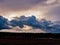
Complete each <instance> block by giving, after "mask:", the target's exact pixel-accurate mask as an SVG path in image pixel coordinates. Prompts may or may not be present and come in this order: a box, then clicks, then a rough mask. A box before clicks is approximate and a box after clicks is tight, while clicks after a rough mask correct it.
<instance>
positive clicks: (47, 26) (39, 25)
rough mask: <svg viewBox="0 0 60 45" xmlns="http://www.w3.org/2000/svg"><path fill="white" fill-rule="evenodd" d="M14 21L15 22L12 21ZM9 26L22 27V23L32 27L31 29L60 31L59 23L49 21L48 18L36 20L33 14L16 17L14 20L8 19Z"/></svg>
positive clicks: (50, 31)
mask: <svg viewBox="0 0 60 45" xmlns="http://www.w3.org/2000/svg"><path fill="white" fill-rule="evenodd" d="M14 21H15V22H14ZM10 23H11V24H12V25H11V26H19V27H20V28H21V26H22V28H24V25H27V26H30V27H32V29H42V30H44V31H46V32H48V33H59V32H60V31H59V30H60V23H59V24H55V22H54V23H53V22H51V21H50V20H46V19H41V20H37V19H36V17H35V16H30V17H25V16H21V17H19V18H16V19H15V20H12V21H10Z"/></svg>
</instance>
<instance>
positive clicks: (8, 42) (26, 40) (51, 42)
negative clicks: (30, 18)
mask: <svg viewBox="0 0 60 45" xmlns="http://www.w3.org/2000/svg"><path fill="white" fill-rule="evenodd" d="M59 35H60V34H48V33H45V34H44V33H8V32H0V44H2V45H3V44H4V45H18V44H19V45H45V44H46V45H60V37H59Z"/></svg>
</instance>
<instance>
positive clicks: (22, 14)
mask: <svg viewBox="0 0 60 45" xmlns="http://www.w3.org/2000/svg"><path fill="white" fill-rule="evenodd" d="M3 22H4V23H3ZM4 30H5V31H13V32H14V31H16V30H20V31H21V30H22V32H23V31H25V32H37V33H38V32H40V33H41V32H42V33H60V31H59V30H60V0H0V31H4Z"/></svg>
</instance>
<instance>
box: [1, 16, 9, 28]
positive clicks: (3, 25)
mask: <svg viewBox="0 0 60 45" xmlns="http://www.w3.org/2000/svg"><path fill="white" fill-rule="evenodd" d="M0 29H10V28H9V26H8V19H6V18H4V17H2V16H0Z"/></svg>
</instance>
